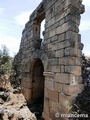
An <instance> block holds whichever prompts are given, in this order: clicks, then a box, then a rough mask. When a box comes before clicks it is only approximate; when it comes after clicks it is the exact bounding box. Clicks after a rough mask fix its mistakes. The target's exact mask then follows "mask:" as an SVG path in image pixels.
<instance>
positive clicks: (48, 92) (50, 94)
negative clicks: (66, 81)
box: [45, 88, 58, 102]
mask: <svg viewBox="0 0 90 120" xmlns="http://www.w3.org/2000/svg"><path fill="white" fill-rule="evenodd" d="M45 97H47V98H49V99H50V100H53V101H55V102H58V92H56V91H53V90H49V89H47V88H45Z"/></svg>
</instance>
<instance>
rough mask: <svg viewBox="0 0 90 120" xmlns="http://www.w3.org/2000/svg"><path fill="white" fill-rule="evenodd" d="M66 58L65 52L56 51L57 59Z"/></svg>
mask: <svg viewBox="0 0 90 120" xmlns="http://www.w3.org/2000/svg"><path fill="white" fill-rule="evenodd" d="M63 56H64V50H63V49H62V50H57V51H56V54H55V57H63Z"/></svg>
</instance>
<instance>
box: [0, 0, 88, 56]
mask: <svg viewBox="0 0 90 120" xmlns="http://www.w3.org/2000/svg"><path fill="white" fill-rule="evenodd" d="M41 1H42V0H32V1H31V0H26V1H25V0H0V46H1V45H6V46H7V47H8V49H9V52H10V55H11V56H13V55H14V54H16V53H17V52H18V50H19V45H20V41H21V36H22V30H23V28H24V25H25V23H26V22H27V21H28V20H29V16H30V14H31V13H32V12H33V10H34V9H35V8H36V7H37V6H38V4H39V3H40V2H41ZM83 4H84V5H85V6H86V7H85V13H84V14H82V18H81V25H80V33H81V35H82V43H84V50H83V52H84V53H85V55H90V0H83Z"/></svg>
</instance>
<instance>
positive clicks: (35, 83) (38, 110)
mask: <svg viewBox="0 0 90 120" xmlns="http://www.w3.org/2000/svg"><path fill="white" fill-rule="evenodd" d="M31 68H32V105H31V106H30V110H31V112H33V113H35V115H36V116H41V115H42V111H43V104H44V75H43V72H44V66H43V64H42V61H41V60H40V59H38V58H36V59H34V60H33V62H32V67H31Z"/></svg>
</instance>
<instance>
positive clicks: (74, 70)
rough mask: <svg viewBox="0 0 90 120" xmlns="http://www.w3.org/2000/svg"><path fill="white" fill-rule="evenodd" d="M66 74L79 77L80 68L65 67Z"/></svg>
mask: <svg viewBox="0 0 90 120" xmlns="http://www.w3.org/2000/svg"><path fill="white" fill-rule="evenodd" d="M65 72H66V73H73V74H74V75H81V67H80V66H65Z"/></svg>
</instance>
